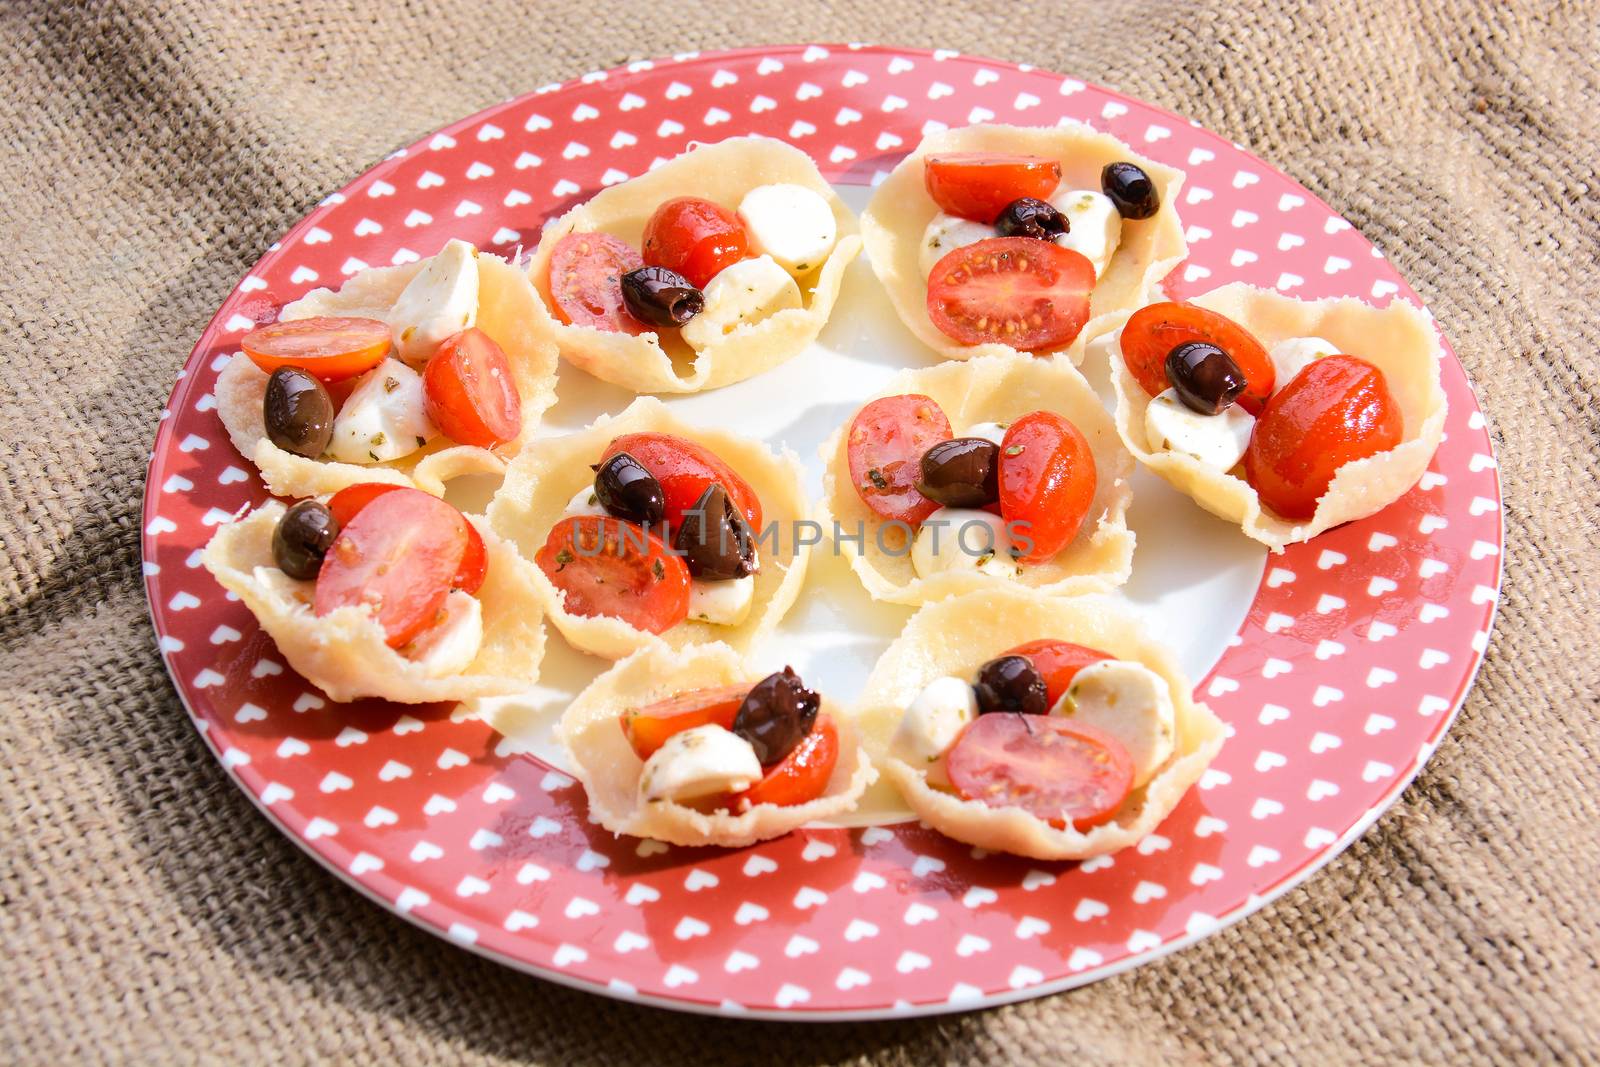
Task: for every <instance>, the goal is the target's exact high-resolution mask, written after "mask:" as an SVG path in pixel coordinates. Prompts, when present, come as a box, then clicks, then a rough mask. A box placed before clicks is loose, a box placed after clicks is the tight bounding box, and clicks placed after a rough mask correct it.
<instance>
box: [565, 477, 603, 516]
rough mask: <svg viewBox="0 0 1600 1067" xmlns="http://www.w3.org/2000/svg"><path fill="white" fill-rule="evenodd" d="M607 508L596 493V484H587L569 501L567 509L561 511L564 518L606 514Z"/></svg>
mask: <svg viewBox="0 0 1600 1067" xmlns="http://www.w3.org/2000/svg"><path fill="white" fill-rule="evenodd" d="M605 514H607V512H606V509H605V508H603V507H601V506H600V498H599V497H598V496H596V495H595V492H594V486H593V485H586V486H584V487H583V488H582V489H580V490H578V492H577V495H576V496H574V497H573V498H572V499H571V500H570V501H568V503H567V510H566V511H563V512H562V513H561V517H562V518H563V519H570V518H572V517H573V516H575V515H605Z"/></svg>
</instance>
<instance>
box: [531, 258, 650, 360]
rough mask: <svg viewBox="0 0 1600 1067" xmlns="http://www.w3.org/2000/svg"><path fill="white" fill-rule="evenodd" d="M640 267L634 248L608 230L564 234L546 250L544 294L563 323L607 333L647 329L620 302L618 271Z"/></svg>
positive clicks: (634, 331) (620, 277) (619, 272)
mask: <svg viewBox="0 0 1600 1067" xmlns="http://www.w3.org/2000/svg"><path fill="white" fill-rule="evenodd" d="M642 266H644V260H643V259H641V258H640V257H639V253H638V251H637V250H636V249H635V248H634V247H633V246H632V245H630V244H628V243H627V242H626V241H624V240H622V239H621V238H620V237H613V236H611V235H610V234H609V233H569V234H567V235H566V236H565V237H563V238H562V239H561V240H559V241H557V242H556V246H555V248H553V249H552V250H551V252H550V299H551V301H552V302H554V304H555V310H556V315H557V317H559V318H560V319H561V321H562V322H565V323H566V324H568V325H569V326H587V327H589V328H590V329H593V330H605V331H607V332H608V333H627V334H635V335H637V334H641V333H644V332H645V331H646V329H648V327H646V326H645V324H644V323H642V322H640V321H639V320H638V319H636V318H634V317H633V316H632V315H629V314H628V312H627V310H626V309H625V308H624V307H623V304H622V276H623V275H624V274H626V273H628V272H629V271H630V270H637V269H638V268H640V267H642Z"/></svg>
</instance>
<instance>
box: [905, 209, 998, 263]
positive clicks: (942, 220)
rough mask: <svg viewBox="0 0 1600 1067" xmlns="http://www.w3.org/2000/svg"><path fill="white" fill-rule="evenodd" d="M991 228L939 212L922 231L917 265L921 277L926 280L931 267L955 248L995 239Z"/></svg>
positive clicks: (994, 233)
mask: <svg viewBox="0 0 1600 1067" xmlns="http://www.w3.org/2000/svg"><path fill="white" fill-rule="evenodd" d="M996 236H998V234H997V233H996V232H995V228H994V227H993V226H989V225H986V224H984V223H982V222H973V221H972V220H971V219H964V218H961V217H960V216H959V215H950V214H946V213H945V212H943V211H941V212H939V214H937V215H935V216H934V217H933V221H932V222H930V223H928V227H927V229H925V230H923V231H922V251H921V253H920V257H921V258H920V260H919V265H920V266H921V267H922V276H923V277H924V278H926V277H927V276H928V275H930V274H932V273H933V266H934V264H935V263H938V262H939V261H940V260H941V259H943V258H944V257H945V256H947V255H949V254H950V252H951V251H952V250H954V249H957V248H965V247H966V246H967V245H970V244H974V243H976V242H978V241H987V240H988V239H989V238H991V237H996Z"/></svg>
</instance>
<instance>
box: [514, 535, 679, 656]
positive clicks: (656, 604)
mask: <svg viewBox="0 0 1600 1067" xmlns="http://www.w3.org/2000/svg"><path fill="white" fill-rule="evenodd" d="M534 562H535V563H536V564H538V566H539V569H540V570H542V571H544V573H545V575H546V577H548V578H549V579H550V581H551V582H552V583H553V584H554V585H555V587H556V588H557V589H560V590H561V591H563V592H564V593H565V594H566V609H567V611H568V612H570V613H571V614H573V615H582V616H595V615H609V616H612V617H614V618H618V619H621V620H622V621H623V622H625V623H627V624H628V625H629V626H632V627H633V628H634V629H636V630H643V631H645V632H646V633H652V634H659V633H663V632H665V631H666V630H668V629H671V628H672V627H673V626H676V625H677V624H678V623H680V622H682V621H683V620H684V619H686V618H688V616H689V568H688V567H686V566H684V563H683V560H682V558H681V557H679V556H675V555H673V554H671V553H670V552H669V551H668V550H667V546H666V545H665V544H663V543H662V541H661V539H660V538H659V537H657V536H656V535H655V534H654V533H653V532H651V531H649V530H646V529H645V528H644V527H642V526H635V525H633V524H632V523H625V522H623V521H622V520H621V519H613V518H610V517H609V516H600V515H575V516H572V517H571V518H566V519H562V520H561V521H560V522H558V523H556V524H555V527H554V528H553V529H551V531H550V536H549V537H548V538H547V539H546V540H545V543H544V547H543V548H541V549H539V551H538V553H537V554H536V555H535V556H534Z"/></svg>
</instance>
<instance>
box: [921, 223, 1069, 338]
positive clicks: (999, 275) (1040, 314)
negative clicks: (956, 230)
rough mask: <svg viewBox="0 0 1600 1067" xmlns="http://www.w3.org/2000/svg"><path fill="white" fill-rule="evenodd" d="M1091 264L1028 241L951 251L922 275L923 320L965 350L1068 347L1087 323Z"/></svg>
mask: <svg viewBox="0 0 1600 1067" xmlns="http://www.w3.org/2000/svg"><path fill="white" fill-rule="evenodd" d="M1093 289H1094V264H1092V263H1090V262H1089V261H1088V260H1087V259H1085V258H1084V257H1083V255H1082V254H1081V253H1078V252H1074V251H1073V250H1072V249H1070V248H1062V247H1061V246H1060V245H1057V244H1052V243H1051V242H1049V241H1037V240H1034V239H1033V238H1032V237H992V238H990V239H989V240H987V241H977V242H974V243H973V244H970V245H964V246H963V247H961V248H957V249H954V250H952V251H950V252H948V253H946V254H945V256H944V258H942V259H940V260H939V262H937V263H935V264H934V265H933V273H931V274H929V275H928V318H930V319H932V320H933V324H934V325H935V326H937V327H938V328H939V332H940V333H943V334H944V335H945V336H946V337H949V338H951V339H952V340H955V341H958V342H960V343H961V344H964V345H981V344H988V343H991V342H993V343H996V344H1003V345H1010V346H1011V347H1012V348H1015V349H1019V350H1021V351H1024V352H1033V351H1038V350H1041V349H1049V348H1060V347H1062V346H1063V345H1069V344H1071V343H1072V342H1073V340H1075V339H1076V338H1077V336H1078V334H1079V333H1081V332H1082V331H1083V325H1084V323H1086V322H1088V321H1089V293H1090V292H1091V291H1092V290H1093Z"/></svg>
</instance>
